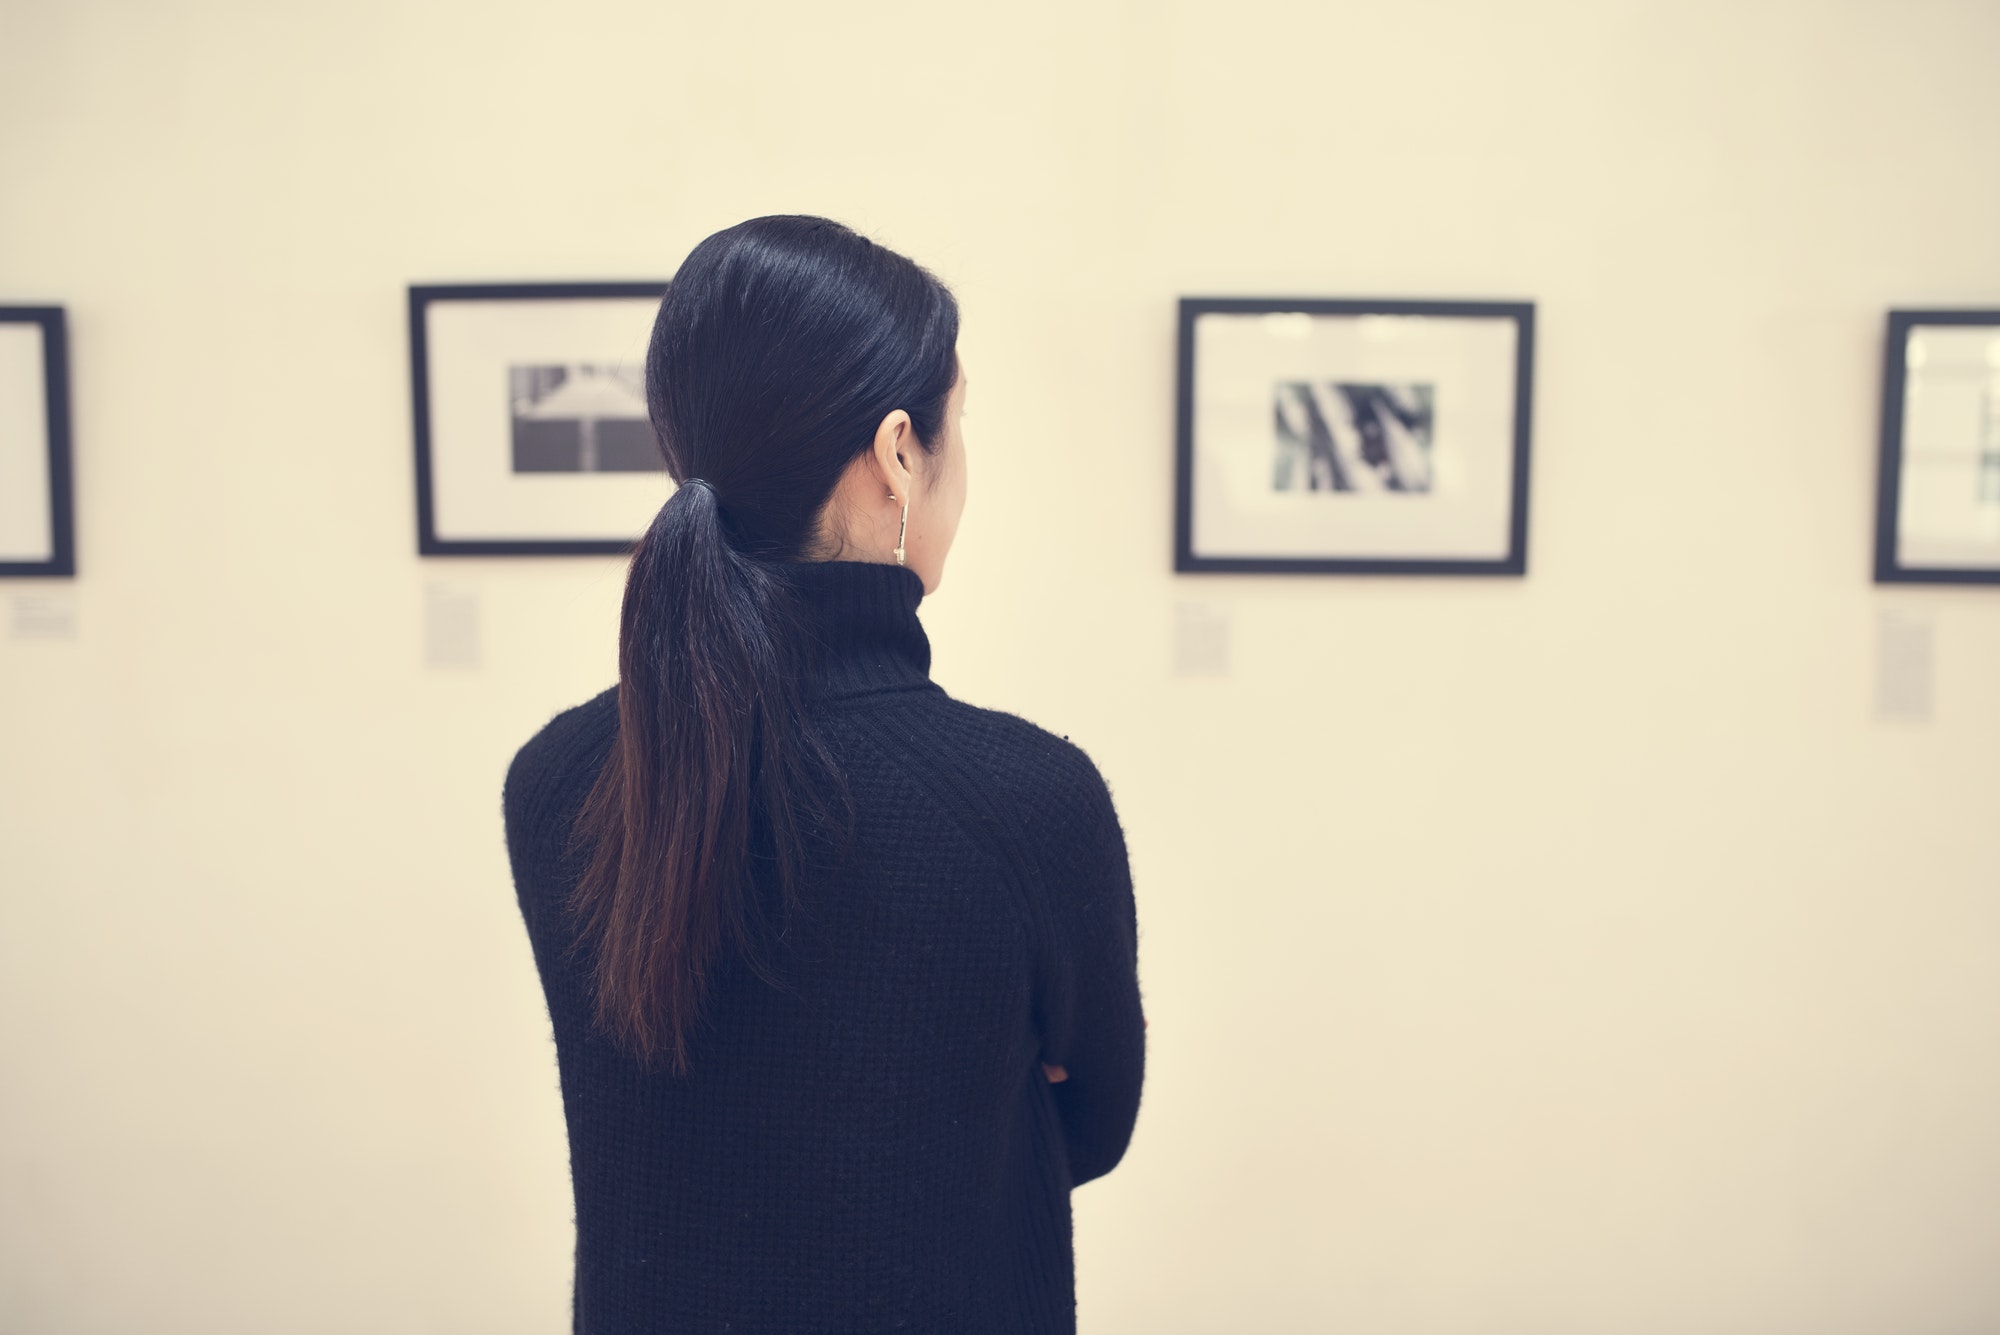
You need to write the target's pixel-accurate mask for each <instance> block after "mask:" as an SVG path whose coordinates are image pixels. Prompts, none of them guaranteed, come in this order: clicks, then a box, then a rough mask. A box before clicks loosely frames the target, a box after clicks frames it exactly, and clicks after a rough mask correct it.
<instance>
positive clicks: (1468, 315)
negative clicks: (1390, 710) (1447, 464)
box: [1174, 297, 1535, 576]
mask: <svg viewBox="0 0 2000 1335" xmlns="http://www.w3.org/2000/svg"><path fill="white" fill-rule="evenodd" d="M1294 311H1296V312H1300V313H1303V314H1306V315H1436V316H1448V317H1455V318H1461V319H1494V320H1513V321H1514V322H1515V324H1516V326H1517V338H1516V340H1515V345H1514V490H1513V496H1512V507H1513V509H1512V514H1511V516H1510V519H1509V524H1508V541H1507V555H1506V556H1505V557H1503V558H1501V559H1499V560H1493V561H1468V560H1459V559H1455V558H1454V559H1440V560H1426V559H1422V558H1417V559H1404V558H1396V559H1389V558H1383V559H1375V558H1371V557H1267V556H1197V555H1196V554H1195V552H1194V327H1195V322H1196V320H1198V319H1199V318H1200V317H1202V316H1204V315H1212V314H1228V315H1266V314H1283V313H1288V312H1294ZM1177 361H1178V366H1177V385H1176V396H1175V423H1174V571H1175V573H1177V574H1244V575H1516V576H1518V575H1525V574H1527V573H1528V496H1529V490H1528V464H1529V456H1530V451H1529V436H1530V430H1531V425H1532V422H1533V420H1534V402H1533V396H1534V375H1535V304H1534V303H1533V302H1531V301H1402V300H1390V299H1379V300H1369V299H1353V300H1350V299H1333V298H1322V297H1292V298H1287V297H1182V298H1181V300H1180V333H1179V340H1178V346H1177Z"/></svg>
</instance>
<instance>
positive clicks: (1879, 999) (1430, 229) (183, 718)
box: [0, 0, 2000, 1335]
mask: <svg viewBox="0 0 2000 1335" xmlns="http://www.w3.org/2000/svg"><path fill="white" fill-rule="evenodd" d="M1997 51H2000V5H1996V4H1993V3H1990V0H1965V2H1962V3H1950V2H1946V0H1867V2H1862V0H1852V2H1840V0H1824V2H1814V3H1778V2H1776V0H1768V2H1767V0H1751V2H1750V3H1744V2H1742V0H1727V2H1723V0H1696V2H1693V3H1690V2H1689V0H1673V2H1672V3H1668V2H1666V0H1659V2H1657V3H1653V2H1641V0H1612V2H1610V3H1605V2H1602V0H1574V2H1560V3H1559V2H1556V0H1548V2H1545V3H1541V2H1538V3H1505V4H1489V3H1482V2H1481V0H1433V2H1427V3H1411V2H1410V0H1397V2H1396V3H1386V2H1383V3H1370V4H1358V3H1357V4H1342V5H1304V4H1283V3H1271V2H1269V0H1241V2H1239V3H1231V4H1227V5H1218V4H1191V3H1157V2H1155V3H1145V4H1140V3H1135V2H1134V3H1109V2H1107V0H1096V2H1092V3H1074V2H1072V3H1061V4H1058V3H1053V0H1047V2H1044V0H1027V2H1026V3H1020V4H1013V5H1008V6H1004V7H956V6H943V7H940V6H937V5H918V4H892V3H884V2H882V0H868V2H867V3H865V4H863V5H862V6H860V7H859V8H858V9H857V8H853V7H833V8H829V7H827V6H823V5H816V4H806V3H798V2H796V0H786V3H781V4H777V5H760V6H754V7H731V6H722V5H693V4H678V3H676V4H650V3H649V4H642V3H630V4H605V3H597V4H592V3H585V4H581V5H577V6H570V7H567V8H562V7H557V8H551V7H549V6H545V5H544V6H533V7H531V6H527V5H518V4H491V3H482V4H474V3H470V2H469V0H423V2H419V3H410V2H409V0H396V2H395V3H388V2H386V0H381V2H361V0H357V2H356V3H349V4H342V5H338V6H294V5H268V4H248V3H243V4H197V3H189V2H183V0H162V2H159V3H148V4H130V3H102V2H89V0H72V2H70V3H64V4H61V5H54V4H36V3H27V2H24V0H0V179H4V181H5V182H6V185H5V188H4V189H0V301H4V302H57V303H61V304H63V305H65V306H66V307H67V308H68V312H69V318H70V332H71V339H72V343H71V353H72V362H73V367H74V399H75V448H76V467H77V488H78V496H79V512H78V543H79V548H78V559H79V566H80V571H81V573H80V575H79V576H78V578H76V579H75V580H74V581H73V582H71V583H68V584H62V585H49V586H43V585H37V586H32V587H31V586H30V585H28V584H26V583H23V582H10V583H7V584H5V585H4V586H0V603H5V604H6V606H0V616H7V617H10V618H11V620H9V621H7V622H5V623H4V626H0V629H5V628H6V627H11V629H6V630H5V635H4V638H0V887H3V888H0V1329H4V1330H7V1331H10V1332H23V1333H24V1335H70V1333H72V1332H79V1333H80V1332H109V1331H138V1330H144V1331H148V1332H154V1333H155V1335H167V1333H168V1332H201V1333H202V1335H220V1333H223V1332H265V1331H287V1332H300V1333H308V1332H348V1331H360V1330H367V1331H376V1332H385V1333H387V1335H400V1333H404V1332H408V1333H410V1335H416V1333H418V1332H422V1333H424V1335H457V1333H459V1332H465V1333H467V1335H470V1333H471V1332H521V1333H522V1335H527V1333H528V1332H542V1331H550V1330H557V1329H563V1328H566V1327H565V1323H566V1321H567V1303H568V1287H567V1286H568V1266H569V1260H570V1256H569V1248H570V1246H571V1241H572V1232H571V1224H570V1207H569V1201H568V1177H567V1164H566V1160H565V1151H564V1142H563V1132H562V1123H561V1113H560V1104H559V1099H558V1094H557V1088H556V1080H555V1071H554V1065H553V1049H552V1045H551V1041H550V1037H549V1033H548V1029H547V1022H546V1017H545V1015H544V1013H543V1011H542V1003H541V998H540V994H539V990H538V987H537V984H536V980H535V976H534V972H533V966H532V963H531V961H530V958H529V954H528V949H527V942H526V939H525V936H524V934H523V932H522V930H521V928H520V925H519V922H518V919H517V916H516V910H515V907H514V903H513V897H512V890H511V887H510V884H509V881H508V873H507V866H506V862H505V858H504V854H503V850H502V846H501V839H500V812H499V799H498V792H499V783H500V777H501V774H502V772H503V770H504V767H505V765H506V763H507V760H508V758H509V756H510V755H511V753H512V750H513V748H514V747H515V746H517V745H518V744H519V743H520V742H521V741H522V740H523V739H524V738H526V737H527V736H528V735H529V734H530V733H531V732H532V731H533V730H534V729H535V728H536V727H537V726H538V725H539V724H540V723H541V722H542V721H543V720H545V719H546V718H547V717H548V716H549V715H550V714H552V713H553V712H555V711H556V710H558V709H560V708H562V707H564V706H566V705H568V704H570V703H573V702H575V701H578V700H580V699H582V698H584V697H586V696H587V695H590V694H592V693H594V692H595V691H597V690H598V689H600V688H601V687H602V686H604V685H606V684H608V682H609V681H610V680H611V676H612V672H613V662H614V645H613V637H614V633H615V632H614V617H615V611H616V606H617V600H618V595H619V589H620V578H621V570H620V566H619V563H618V562H617V560H615V559H609V558H595V559H535V560H513V561H509V560H498V559H486V560H479V559H466V560H438V559H432V560H420V559H419V558H418V557H417V556H416V555H415V523H414V518H413V501H412V477H411V475H412V468H411V462H410V456H411V428H410V419H409V386H408V374H407V366H406V357H407V347H406V342H405V330H404V324H403V318H404V305H403V302H404V293H405V288H406V285H407V284H409V283H412V282H446V281H476V280H505V279H524V280H561V279H623V278H644V277H650V276H654V275H659V274H663V273H667V272H670V271H671V269H672V268H673V266H674V264H675V263H676V262H677V261H678V259H679V257H680V256H681V255H683V254H685V253H686V251H687V250H688V248H689V247H691V246H692V245H693V244H694V243H695V242H696V241H697V240H699V239H700V238H701V237H703V236H704V235H706V234H708V233H709V232H711V231H713V230H714V229H716V228H718V227H721V226H724V225H727V224H729V223H732V222H735V221H738V220H740V219H742V218H745V217H748V216H751V215H755V214H760V213H767V212H818V213H825V214H829V215H832V216H834V217H838V218H841V219H843V220H845V221H848V222H850V223H852V224H854V225H855V226H857V227H860V228H862V229H863V230H865V231H868V232H869V233H870V234H872V235H874V236H876V237H877V238H879V239H880V240H882V241H884V242H886V243H888V244H890V245H893V246H895V247H898V248H899V249H902V250H904V251H906V252H907V253H909V254H910V255H912V256H914V257H916V258H918V259H919V260H920V261H922V262H924V263H925V264H927V265H929V266H931V267H932V268H934V269H935V270H936V271H937V272H938V273H939V274H941V275H942V276H943V277H944V278H945V279H946V280H947V281H948V282H950V283H952V284H953V285H954V287H955V289H956V290H957V292H958V294H959V297H960V299H961V301H962V302H963V305H964V310H965V334H964V341H963V344H962V351H963V354H964V358H965V362H966V366H967V369H968V373H969V377H970V382H971V388H970V394H969V398H968V415H967V420H966V429H967V439H968V442H969V448H970V451H971V453H970V460H971V466H972V476H971V501H970V505H969V507H968V511H967V515H966V520H965V525H964V528H963V530H962V532H961V536H960V539H959V545H958V547H957V548H956V550H955V552H954V555H953V557H952V561H951V565H950V570H949V574H948V577H947V579H946V581H945V584H944V586H943V588H942V589H941V590H940V591H939V592H938V593H937V594H936V595H935V596H934V597H933V598H931V599H929V600H927V601H926V603H925V606H924V609H923V613H924V620H925V623H926V625H927V627H928V629H929V631H930V635H931V638H932V641H933V644H934V646H935V652H936V662H935V676H936V678H937V679H938V680H939V681H940V682H941V683H943V684H944V685H945V686H946V687H947V688H948V689H950V690H951V691H952V692H954V693H955V694H957V695H959V696H960V697H962V698H964V699H967V700H971V701H974V702H977V703H980V704H985V705H991V706H996V707H1001V708H1006V709H1009V710H1013V711H1016V712H1019V713H1022V714H1024V715H1026V716H1027V717H1029V718H1032V719H1035V720H1036V721H1038V722H1040V723H1042V724H1044V725H1046V726H1048V727H1050V728H1052V729H1054V730H1056V731H1058V732H1061V733H1064V734H1066V735H1068V736H1070V737H1071V738H1072V739H1074V740H1075V741H1077V742H1078V743H1080V744H1081V745H1083V746H1084V747H1085V748H1086V749H1087V750H1088V751H1089V752H1090V753H1091V754H1092V756H1094V757H1095V758H1096V760H1097V761H1098V763H1099V765H1100V766H1101V768H1102V769H1103V771H1104V773H1105V775H1106V777H1107V779H1108V780H1109V782H1110V784H1111V787H1112V790H1113V793H1114V795H1115V798H1116V800H1117V803H1118V807H1119V810H1120V813H1121V815H1122V817H1123V820H1124V824H1125V828H1126V831H1127V835H1128V838H1129V841H1130V847H1131V852H1132V859H1133V864H1134V871H1135V877H1136V882H1137V886H1138V897H1139V912H1140V918H1141V925H1142V938H1141V957H1142V975H1143V984H1144V987H1145V991H1146V996H1147V1003H1148V1010H1149V1014H1150V1017H1151V1044H1152V1046H1151V1050H1150V1071H1149V1081H1148V1085H1147V1090H1146V1097H1145V1104H1144V1108H1143V1110H1142V1114H1141V1118H1140V1122H1139V1127H1138V1131H1137V1134H1136V1137H1135V1139H1134V1141H1133V1144H1132V1147H1131V1151H1130V1154H1129V1156H1128V1158H1127V1160H1126V1162H1125V1163H1124V1165H1123V1166H1122V1167H1120V1168H1119V1169H1118V1171H1117V1172H1116V1173H1114V1174H1113V1175H1112V1176H1111V1177H1109V1178H1107V1179H1105V1180H1103V1181H1102V1182H1099V1183H1096V1184H1093V1185H1091V1186H1088V1187H1086V1188H1084V1189H1082V1190H1081V1191H1079V1192H1078V1193H1077V1197H1076V1216H1077V1235H1078V1243H1077V1246H1078V1257H1079V1270H1080V1303H1081V1315H1082V1327H1083V1329H1084V1330H1085V1331H1086V1332H1089V1333H1090V1335H1125V1333H1131V1335H1138V1333H1140V1332H1146V1333H1148V1335H1178V1333H1180V1332H1220V1331H1241V1330H1266V1331H1281V1330H1283V1331H1290V1330H1297V1331H1306V1330H1336V1329H1337V1330H1353V1331H1396V1332H1407V1333H1410V1335H1430V1333H1433V1332H1435V1333H1436V1335H1475V1333H1478V1335H1488V1333H1490V1332H1563V1331H1575V1332H1585V1331H1588V1332H1604V1331H1619V1332H1628V1333H1630V1332H1663V1333H1664V1332H1683V1331H1688V1330H1702V1331H1707V1332H1717V1333H1723V1332H1745V1333H1746V1335H1747V1333H1748V1332H1772V1331H1800V1332H1804V1331H1812V1332H1818V1333H1821V1335H1826V1333H1832V1332H1850V1331H1851V1332H1856V1333H1857V1335H1860V1333H1861V1332H1888V1331H1897V1332H1911V1331H1936V1332H1946V1331H1972V1330H1979V1329H1992V1328H1994V1327H1996V1326H2000V1279H1996V1269H1995V1266H1994V1257H1995V1255H1996V1250H1997V1249H2000V1136H1996V1135H1995V1134H1994V1131H1993V1128H1994V1127H1995V1126H2000V766H1997V765H1996V759H1995V757H1996V755H2000V591H1982V590H1977V589H1928V590H1927V589H1914V588H1913V589H1894V590H1890V589H1882V588H1877V587H1874V586H1872V585H1871V584H1870V583H1869V578H1868V574H1869V568H1870V566H1869V562H1870V541H1871V529H1870V525H1871V522H1872V503H1873V487H1874V478H1873V451H1874V447H1875V440H1876V420H1875V416H1876V410H1877V403H1878V394H1879V388H1880V387H1879V384H1878V380H1879V371H1878V365H1879V361H1878V359H1879V355H1880V342H1881V334H1882V323H1883V315H1884V312H1885V311H1886V310H1887V309H1888V308H1890V307H1891V306H1897V305H1978V304H1985V305H2000V246H1996V244H1995V239H1996V238H2000V173H1996V172H1995V171H1993V170H1992V167H1993V163H1994V157H1993V155H1994V145H1995V144H1996V142H2000V85H1996V83H1995V81H1994V79H1993V77H1992V72H1993V59H1994V56H1995V53H1996V52H1997ZM1191 294H1203V295H1239V294H1240V295H1275V296H1328V297H1339V296H1385V297H1419V298H1420V297H1434V298H1482V299H1527V300H1532V301H1534V302H1536V303H1537V313H1538V321H1539V333H1538V374H1537V402H1536V413H1535V422H1534V450H1535V467H1534V489H1533V498H1532V525H1531V529H1532V531H1531V537H1530V551H1529V573H1528V575H1527V577H1526V578H1525V579H1520V580H1505V579H1501V580H1467V579H1456V580H1453V579H1439V580H1415V579H1391V578H1376V579H1362V578H1345V579H1342V578H1256V577H1240V576H1219V577H1214V576H1179V577H1177V576H1175V575H1173V574H1172V573H1171V562H1170V547H1171V527H1170V514H1171V502H1172V481H1171V460H1172V430H1173V420H1172V384H1173V371H1174V368H1173V358H1172V354H1173V319H1174V300H1175V298H1176V297H1178V296H1181V295H1191ZM30 595H35V596H41V597H44V598H53V599H55V600H56V603H57V606H56V608H55V613H54V614H51V613H50V609H49V607H47V606H42V607H40V609H39V610H36V609H34V608H28V607H27V605H26V604H24V603H23V601H22V600H23V599H25V598H27V597H29V596H30ZM24 609H26V610H24ZM1885 645H1886V646H1887V647H1888V649H1889V650H1891V651H1892V653H1891V657H1892V660H1893V663H1894V664H1895V665H1898V666H1897V670H1898V671H1899V672H1902V673H1903V674H1904V675H1905V676H1908V674H1910V673H1915V674H1916V677H1915V679H1914V680H1901V681H1900V682H1899V684H1898V685H1897V692H1898V693H1892V697H1893V698H1892V699H1891V700H1890V701H1889V703H1891V704H1893V705H1894V706H1895V708H1893V709H1891V710H1889V711H1887V712H1886V713H1885V711H1884V708H1883V705H1884V700H1883V698H1882V688H1883V686H1884V683H1883V682H1882V681H1881V680H1880V679H1879V673H1878V666H1879V662H1880V660H1881V657H1882V654H1883V652H1884V649H1885Z"/></svg>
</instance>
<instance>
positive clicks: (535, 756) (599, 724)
mask: <svg viewBox="0 0 2000 1335" xmlns="http://www.w3.org/2000/svg"><path fill="white" fill-rule="evenodd" d="M617 731H618V688H617V687H616V686H612V687H609V688H607V689H606V690H604V691H602V692H600V693H599V694H597V695H595V696H592V697H591V698H590V699H588V700H586V701H584V702H583V703H582V704H580V705H577V706H575V707H574V708H570V709H565V710H563V711H562V712H561V713H559V714H557V715H556V716H555V717H554V718H552V719H550V720H549V721H548V722H547V723H544V724H543V725H542V726H541V727H540V728H539V729H538V730H537V731H536V732H535V735H534V736H532V737H530V738H529V739H528V740H527V741H526V742H524V743H523V744H522V745H521V748H520V749H519V750H518V751H516V752H515V753H514V759H513V762H512V763H511V764H509V765H508V766H507V778H506V782H505V784H504V785H503V787H502V794H503V796H502V803H503V805H504V806H505V808H506V812H507V817H508V821H509V823H510V824H511V823H513V822H514V821H516V820H517V819H518V818H520V817H521V816H523V815H525V814H526V813H527V812H528V811H529V810H531V809H532V808H536V807H540V806H541V805H543V803H544V801H545V799H546V797H547V796H548V795H549V794H551V793H559V792H563V791H566V790H568V789H571V788H578V787H587V786H588V785H589V784H590V783H592V782H593V781H595V779H596V778H597V771H598V769H599V768H600V767H602V765H603V763H604V757H605V754H606V753H607V752H608V751H609V749H610V746H611V740H612V738H613V737H614V736H615V735H616V734H617Z"/></svg>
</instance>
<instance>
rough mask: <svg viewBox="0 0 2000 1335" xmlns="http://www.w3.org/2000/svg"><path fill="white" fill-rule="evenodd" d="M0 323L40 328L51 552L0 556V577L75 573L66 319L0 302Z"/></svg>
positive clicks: (48, 310) (52, 309) (59, 312)
mask: <svg viewBox="0 0 2000 1335" xmlns="http://www.w3.org/2000/svg"><path fill="white" fill-rule="evenodd" d="M0 324H32V325H36V326H38V327H39V328H40V330H41V338H42V405H43V414H44V418H43V420H44V421H45V422H46V423H47V431H46V434H47V437H48V440H47V449H48V508H49V552H50V554H49V559H48V560H46V561H0V579H69V578H74V577H75V575H76V493H75V479H74V475H73V472H72V469H73V464H72V461H71V458H70V402H69V328H68V321H67V318H66V317H65V315H64V313H63V308H62V307H61V306H0Z"/></svg>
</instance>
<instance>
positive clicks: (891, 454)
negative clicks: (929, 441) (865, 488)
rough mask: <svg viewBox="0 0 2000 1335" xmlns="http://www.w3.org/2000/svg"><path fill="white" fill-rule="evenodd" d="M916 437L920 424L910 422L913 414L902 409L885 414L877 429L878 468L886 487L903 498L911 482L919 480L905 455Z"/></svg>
mask: <svg viewBox="0 0 2000 1335" xmlns="http://www.w3.org/2000/svg"><path fill="white" fill-rule="evenodd" d="M915 438H916V426H915V425H914V424H913V423H912V422H911V421H910V414H909V413H908V412H906V411H904V410H903V409H901V408H897V409H895V410H894V411H893V412H891V413H890V414H889V415H888V416H887V417H884V418H883V419H882V425H881V426H879V427H876V428H875V469H876V472H878V473H879V474H880V475H881V478H882V484H883V486H884V487H885V488H886V489H887V490H888V491H889V493H890V494H891V495H894V496H895V497H897V498H898V499H899V500H900V499H908V497H909V494H910V484H911V483H912V482H913V481H914V480H915V479H914V477H913V475H912V474H911V472H910V466H909V461H908V460H907V459H905V458H904V456H903V447H904V446H906V445H908V444H909V443H910V442H911V441H913V440H914V439H915Z"/></svg>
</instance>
